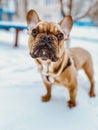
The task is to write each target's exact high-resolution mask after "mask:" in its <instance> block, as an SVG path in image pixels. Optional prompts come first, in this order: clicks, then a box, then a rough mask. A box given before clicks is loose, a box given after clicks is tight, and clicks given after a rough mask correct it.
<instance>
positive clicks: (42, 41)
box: [26, 10, 73, 62]
mask: <svg viewBox="0 0 98 130" xmlns="http://www.w3.org/2000/svg"><path fill="white" fill-rule="evenodd" d="M26 18H27V24H28V34H29V49H30V55H31V56H32V58H35V59H36V58H40V59H42V60H51V61H52V62H56V61H57V60H58V59H59V58H60V57H61V56H62V54H63V52H64V41H65V40H67V39H68V37H69V33H70V30H71V28H72V23H73V22H72V17H71V16H66V17H65V18H63V20H62V21H61V22H59V23H54V22H46V21H41V20H40V18H39V16H38V14H37V13H36V11H35V10H30V11H29V12H28V13H27V17H26Z"/></svg>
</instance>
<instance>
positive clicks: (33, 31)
mask: <svg viewBox="0 0 98 130" xmlns="http://www.w3.org/2000/svg"><path fill="white" fill-rule="evenodd" d="M37 34H38V30H37V29H33V30H32V36H33V37H36V36H37Z"/></svg>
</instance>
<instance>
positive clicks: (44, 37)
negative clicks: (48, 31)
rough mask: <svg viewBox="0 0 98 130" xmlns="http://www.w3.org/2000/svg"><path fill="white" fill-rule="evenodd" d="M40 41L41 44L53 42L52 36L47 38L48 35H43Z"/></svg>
mask: <svg viewBox="0 0 98 130" xmlns="http://www.w3.org/2000/svg"><path fill="white" fill-rule="evenodd" d="M41 41H42V42H52V41H53V37H52V36H49V35H43V36H42V37H41Z"/></svg>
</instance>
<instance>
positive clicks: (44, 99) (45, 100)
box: [42, 95, 51, 102]
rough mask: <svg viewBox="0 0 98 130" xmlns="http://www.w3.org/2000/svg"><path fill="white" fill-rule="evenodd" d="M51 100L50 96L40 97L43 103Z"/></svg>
mask: <svg viewBox="0 0 98 130" xmlns="http://www.w3.org/2000/svg"><path fill="white" fill-rule="evenodd" d="M50 98H51V95H45V96H42V101H43V102H48V101H49V100H50Z"/></svg>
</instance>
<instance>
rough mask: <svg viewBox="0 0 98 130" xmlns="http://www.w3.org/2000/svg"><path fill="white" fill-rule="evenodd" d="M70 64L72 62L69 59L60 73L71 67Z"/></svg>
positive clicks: (71, 59)
mask: <svg viewBox="0 0 98 130" xmlns="http://www.w3.org/2000/svg"><path fill="white" fill-rule="evenodd" d="M72 62H73V58H72V57H70V58H69V59H68V62H67V64H66V66H65V67H64V68H63V70H62V72H63V71H64V70H65V69H67V68H68V67H69V66H71V65H72Z"/></svg>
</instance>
